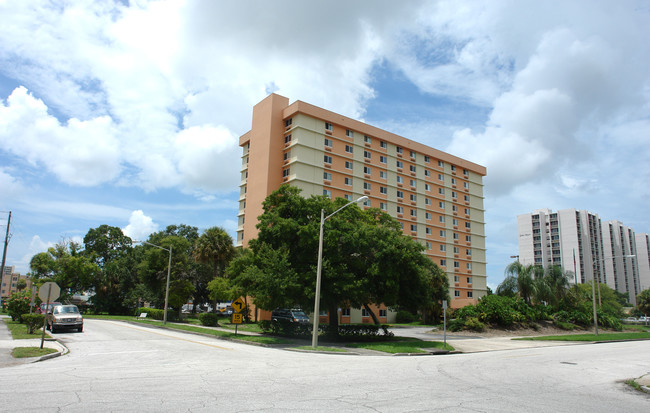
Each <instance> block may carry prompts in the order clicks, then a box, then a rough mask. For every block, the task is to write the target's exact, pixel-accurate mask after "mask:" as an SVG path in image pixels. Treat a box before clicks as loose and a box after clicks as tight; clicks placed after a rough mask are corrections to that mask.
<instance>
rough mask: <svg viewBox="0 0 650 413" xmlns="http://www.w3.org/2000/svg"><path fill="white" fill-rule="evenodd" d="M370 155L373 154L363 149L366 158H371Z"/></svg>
mask: <svg viewBox="0 0 650 413" xmlns="http://www.w3.org/2000/svg"><path fill="white" fill-rule="evenodd" d="M370 156H371V155H370V152H368V151H363V157H364V158H366V159H370Z"/></svg>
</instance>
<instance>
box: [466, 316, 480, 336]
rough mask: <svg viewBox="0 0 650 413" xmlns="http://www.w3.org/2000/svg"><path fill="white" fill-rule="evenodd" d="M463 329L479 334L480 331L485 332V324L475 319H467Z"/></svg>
mask: <svg viewBox="0 0 650 413" xmlns="http://www.w3.org/2000/svg"><path fill="white" fill-rule="evenodd" d="M465 329H467V330H472V331H476V332H479V333H480V332H481V331H485V324H483V323H481V322H480V321H479V319H478V318H476V317H468V318H467V320H465Z"/></svg>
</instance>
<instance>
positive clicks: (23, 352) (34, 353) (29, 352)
mask: <svg viewBox="0 0 650 413" xmlns="http://www.w3.org/2000/svg"><path fill="white" fill-rule="evenodd" d="M56 352H57V350H55V349H53V348H47V347H45V348H40V347H16V348H14V349H13V351H12V352H11V355H12V356H14V358H17V359H21V358H25V357H41V356H44V355H46V354H52V353H56Z"/></svg>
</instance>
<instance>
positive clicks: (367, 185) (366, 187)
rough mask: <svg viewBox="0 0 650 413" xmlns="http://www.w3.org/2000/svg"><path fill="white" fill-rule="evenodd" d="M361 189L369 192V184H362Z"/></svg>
mask: <svg viewBox="0 0 650 413" xmlns="http://www.w3.org/2000/svg"><path fill="white" fill-rule="evenodd" d="M363 189H365V190H366V191H370V183H369V182H364V183H363Z"/></svg>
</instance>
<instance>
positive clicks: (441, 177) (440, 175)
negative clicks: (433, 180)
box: [438, 174, 445, 182]
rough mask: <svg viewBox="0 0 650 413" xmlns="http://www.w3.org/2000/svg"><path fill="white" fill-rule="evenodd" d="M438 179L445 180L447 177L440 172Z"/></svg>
mask: <svg viewBox="0 0 650 413" xmlns="http://www.w3.org/2000/svg"><path fill="white" fill-rule="evenodd" d="M438 180H439V181H440V182H445V177H444V176H443V175H442V174H438Z"/></svg>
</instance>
